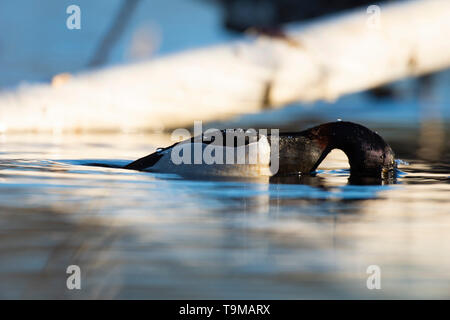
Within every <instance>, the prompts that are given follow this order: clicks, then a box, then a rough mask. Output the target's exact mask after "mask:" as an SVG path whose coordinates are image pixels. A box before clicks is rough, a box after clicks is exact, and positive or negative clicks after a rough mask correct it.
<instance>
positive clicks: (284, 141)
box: [124, 121, 396, 178]
mask: <svg viewBox="0 0 450 320" xmlns="http://www.w3.org/2000/svg"><path fill="white" fill-rule="evenodd" d="M207 131H208V132H205V133H202V134H201V135H198V136H195V137H192V138H190V139H186V140H183V141H180V142H177V143H174V144H173V145H171V146H168V147H165V148H159V149H157V150H156V151H155V152H154V153H151V154H149V155H147V156H145V157H142V158H139V159H137V160H136V161H133V162H131V163H129V164H128V165H126V166H125V167H124V168H125V169H131V170H139V171H148V172H158V173H174V174H178V175H181V176H228V177H233V176H234V177H260V176H269V177H273V176H289V175H307V174H314V173H315V171H316V169H317V167H318V166H319V165H320V163H321V162H322V161H323V160H324V159H325V157H326V156H327V155H328V154H329V153H330V151H332V150H333V149H339V150H342V151H343V152H344V153H345V154H346V156H347V158H348V161H349V164H350V174H351V176H353V177H355V176H356V177H374V178H382V177H383V176H385V175H386V174H388V173H389V172H392V171H393V170H394V169H395V168H396V162H395V155H394V152H393V150H392V148H391V147H390V146H389V144H388V143H386V142H385V141H384V139H383V138H382V137H381V136H380V135H379V134H378V133H376V132H374V131H372V130H370V129H368V128H366V127H365V126H363V125H360V124H357V123H353V122H347V121H336V122H328V123H324V124H321V125H318V126H315V127H313V128H310V129H307V130H304V131H300V132H282V133H278V131H275V132H274V130H271V132H270V133H267V130H260V131H259V132H256V131H255V130H252V131H250V132H249V130H247V131H246V130H243V129H226V130H207ZM230 135H231V139H229V138H230ZM227 138H228V139H227ZM230 141H231V142H230ZM255 150H257V152H256V155H255ZM196 156H197V158H196ZM199 158H200V159H199ZM249 159H250V160H253V161H250V160H249Z"/></svg>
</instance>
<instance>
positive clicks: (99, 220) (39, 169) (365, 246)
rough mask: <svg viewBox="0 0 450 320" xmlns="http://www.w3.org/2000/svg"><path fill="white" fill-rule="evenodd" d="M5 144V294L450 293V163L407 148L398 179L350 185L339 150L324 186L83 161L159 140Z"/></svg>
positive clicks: (0, 187) (308, 180) (110, 159)
mask: <svg viewBox="0 0 450 320" xmlns="http://www.w3.org/2000/svg"><path fill="white" fill-rule="evenodd" d="M386 132H387V131H386ZM396 133H397V134H396V135H393V136H390V142H391V143H392V144H393V147H394V150H395V149H396V145H398V146H399V147H398V148H397V149H400V150H401V149H402V148H401V147H400V145H403V147H404V148H405V149H408V150H410V151H414V150H418V149H420V146H419V147H417V148H414V147H410V148H409V147H408V148H406V147H405V145H404V141H403V140H401V139H400V142H401V144H398V143H396V142H395V141H396V140H395V137H399V136H401V135H399V134H398V130H397V131H396ZM0 139H1V150H0V240H1V241H0V257H1V258H0V298H69V299H70V298H154V299H158V298H161V299H163V298H207V299H215V298H218V299H222V298H225V299H230V298H235V299H236V298H238V299H240V298H246V299H264V298H267V299H269V298H270V299H299V298H418V297H420V298H450V256H449V254H448V252H450V232H449V231H450V211H449V204H450V203H449V194H450V192H449V191H450V186H449V184H448V181H449V176H450V174H449V172H450V170H449V165H448V162H446V161H444V160H445V158H441V160H442V161H426V160H421V159H420V158H419V157H417V156H414V152H411V153H410V154H405V153H403V154H401V155H403V156H404V157H402V159H403V160H405V161H407V162H408V163H409V165H405V164H400V165H399V169H400V171H399V176H398V178H397V181H396V183H390V184H387V183H384V184H379V185H377V184H375V185H354V184H351V183H349V181H348V178H349V174H348V170H346V169H345V168H348V163H347V160H346V158H345V156H342V155H343V154H339V153H335V154H334V155H333V156H332V157H329V158H328V159H327V163H325V165H323V166H322V167H321V168H320V170H319V172H318V173H317V175H316V176H315V177H302V178H291V179H285V180H281V181H267V180H248V181H246V180H240V181H217V180H210V181H205V180H186V179H182V178H180V177H177V176H176V175H165V174H153V173H142V172H135V171H128V170H123V169H114V168H102V167H91V166H85V165H84V164H86V163H88V162H89V161H91V160H92V159H96V160H101V161H103V162H104V163H116V164H125V163H127V161H129V160H132V159H135V158H137V157H139V156H142V155H145V154H147V153H149V152H151V151H153V150H154V149H155V148H156V147H158V146H164V145H167V144H168V143H170V142H171V141H170V139H169V137H168V136H166V135H162V134H160V135H137V134H136V135H133V134H116V135H106V134H105V135H98V134H97V135H73V136H72V135H32V134H29V135H3V136H1V138H0ZM388 140H389V139H388ZM69 265H78V266H80V268H81V271H82V289H81V290H79V291H77V290H72V291H71V290H68V289H67V288H66V278H67V274H66V268H67V266H69ZM370 265H378V266H379V267H380V268H381V272H382V281H381V286H382V288H381V290H368V289H367V287H366V280H367V277H368V276H369V275H368V274H367V273H366V270H367V267H368V266H370Z"/></svg>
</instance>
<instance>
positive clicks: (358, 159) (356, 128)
mask: <svg viewBox="0 0 450 320" xmlns="http://www.w3.org/2000/svg"><path fill="white" fill-rule="evenodd" d="M279 144H280V146H279V147H280V149H279V150H280V151H279V160H280V161H279V163H280V165H279V171H278V174H281V175H283V174H292V173H295V172H297V173H298V172H302V173H309V172H313V171H315V170H316V169H317V167H318V166H319V164H320V163H321V162H322V161H323V159H325V157H326V156H327V155H328V153H330V151H331V150H333V149H339V150H342V151H343V152H344V153H345V154H346V155H347V158H348V161H349V164H350V172H351V175H352V176H353V177H355V176H356V177H375V178H382V177H384V176H385V175H386V174H388V172H392V171H393V169H395V166H396V165H395V159H394V152H393V151H392V149H391V147H390V146H389V145H388V144H387V143H386V142H385V141H384V140H383V138H381V137H380V136H379V135H378V134H377V133H376V132H374V131H372V130H370V129H368V128H366V127H364V126H362V125H359V124H356V123H352V122H346V121H337V122H329V123H325V124H322V125H319V126H317V127H314V128H311V129H308V130H305V131H302V132H298V133H284V134H280V141H279Z"/></svg>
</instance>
